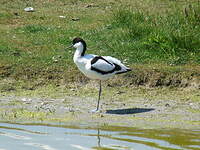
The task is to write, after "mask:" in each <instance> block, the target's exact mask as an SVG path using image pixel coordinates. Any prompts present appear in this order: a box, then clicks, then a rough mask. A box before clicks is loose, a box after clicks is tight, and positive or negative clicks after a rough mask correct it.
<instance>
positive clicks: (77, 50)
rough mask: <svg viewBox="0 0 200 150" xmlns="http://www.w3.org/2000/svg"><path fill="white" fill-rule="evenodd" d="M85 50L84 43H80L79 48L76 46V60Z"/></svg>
mask: <svg viewBox="0 0 200 150" xmlns="http://www.w3.org/2000/svg"><path fill="white" fill-rule="evenodd" d="M82 52H83V45H82V44H81V45H79V46H78V47H77V48H76V51H75V53H74V58H73V59H74V62H76V61H77V59H78V58H80V57H82V56H81V54H82Z"/></svg>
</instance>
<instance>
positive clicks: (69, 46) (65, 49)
mask: <svg viewBox="0 0 200 150" xmlns="http://www.w3.org/2000/svg"><path fill="white" fill-rule="evenodd" d="M72 47H73V45H70V46H68V47H67V48H66V49H65V50H67V49H69V48H72Z"/></svg>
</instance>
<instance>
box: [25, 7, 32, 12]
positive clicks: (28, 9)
mask: <svg viewBox="0 0 200 150" xmlns="http://www.w3.org/2000/svg"><path fill="white" fill-rule="evenodd" d="M24 11H26V12H34V11H35V10H34V8H33V7H26V8H24Z"/></svg>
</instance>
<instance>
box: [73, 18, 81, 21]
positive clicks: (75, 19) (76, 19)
mask: <svg viewBox="0 0 200 150" xmlns="http://www.w3.org/2000/svg"><path fill="white" fill-rule="evenodd" d="M79 20H80V18H72V21H79Z"/></svg>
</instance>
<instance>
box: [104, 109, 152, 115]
mask: <svg viewBox="0 0 200 150" xmlns="http://www.w3.org/2000/svg"><path fill="white" fill-rule="evenodd" d="M153 110H155V109H154V108H127V109H114V110H106V113H107V114H118V115H127V114H136V113H144V112H149V111H153Z"/></svg>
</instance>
